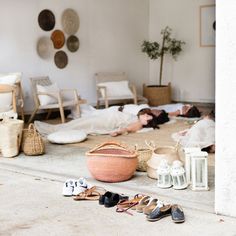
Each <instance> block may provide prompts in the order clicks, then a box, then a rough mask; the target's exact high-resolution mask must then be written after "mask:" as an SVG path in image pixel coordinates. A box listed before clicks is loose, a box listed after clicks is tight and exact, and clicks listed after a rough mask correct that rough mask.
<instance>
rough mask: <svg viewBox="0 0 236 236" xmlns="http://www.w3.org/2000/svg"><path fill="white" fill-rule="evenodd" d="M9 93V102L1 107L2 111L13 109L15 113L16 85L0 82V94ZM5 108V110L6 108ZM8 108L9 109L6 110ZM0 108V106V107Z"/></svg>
mask: <svg viewBox="0 0 236 236" xmlns="http://www.w3.org/2000/svg"><path fill="white" fill-rule="evenodd" d="M5 93H11V97H12V99H11V101H9V104H6V105H5V106H4V108H3V111H2V112H3V113H5V112H8V111H10V110H13V112H15V113H17V106H16V86H14V85H9V84H0V94H5ZM6 108H7V110H6ZM8 108H9V110H8ZM0 110H1V108H0Z"/></svg>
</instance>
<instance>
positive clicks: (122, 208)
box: [116, 194, 144, 215]
mask: <svg viewBox="0 0 236 236" xmlns="http://www.w3.org/2000/svg"><path fill="white" fill-rule="evenodd" d="M143 197H144V195H141V194H136V195H135V196H134V198H133V199H131V200H122V201H120V202H118V204H117V208H116V212H119V213H122V212H125V213H127V214H129V215H133V214H132V213H130V212H128V210H129V209H132V210H135V209H136V205H138V204H139V201H140V200H141V199H142V198H143Z"/></svg>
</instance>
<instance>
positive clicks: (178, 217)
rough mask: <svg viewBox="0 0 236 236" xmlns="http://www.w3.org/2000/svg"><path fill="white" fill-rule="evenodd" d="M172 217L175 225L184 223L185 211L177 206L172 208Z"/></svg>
mask: <svg viewBox="0 0 236 236" xmlns="http://www.w3.org/2000/svg"><path fill="white" fill-rule="evenodd" d="M171 217H172V220H173V222H174V223H183V222H184V221H185V216H184V211H183V209H182V208H181V207H180V206H179V205H177V204H174V205H172V207H171Z"/></svg>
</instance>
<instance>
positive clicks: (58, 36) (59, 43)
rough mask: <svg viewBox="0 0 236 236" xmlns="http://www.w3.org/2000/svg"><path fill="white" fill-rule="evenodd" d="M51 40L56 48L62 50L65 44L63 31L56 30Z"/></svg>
mask: <svg viewBox="0 0 236 236" xmlns="http://www.w3.org/2000/svg"><path fill="white" fill-rule="evenodd" d="M51 40H52V42H53V45H54V48H56V49H59V48H62V47H63V45H64V43H65V36H64V33H63V32H62V31H61V30H54V31H53V32H52V35H51Z"/></svg>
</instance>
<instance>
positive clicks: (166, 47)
mask: <svg viewBox="0 0 236 236" xmlns="http://www.w3.org/2000/svg"><path fill="white" fill-rule="evenodd" d="M171 32H172V29H171V28H169V27H168V26H167V27H165V29H163V30H162V31H161V35H162V42H161V44H160V43H158V42H149V41H143V44H142V52H144V53H146V54H147V55H148V57H149V58H150V59H151V60H156V59H158V58H160V73H159V84H158V85H149V86H145V85H144V87H143V89H144V96H145V97H147V98H148V100H149V103H150V105H161V104H165V103H170V102H171V89H170V83H169V84H168V86H166V85H162V74H163V62H164V55H165V54H170V55H171V56H172V57H173V58H174V59H175V60H176V59H177V56H178V55H179V54H180V52H181V51H182V50H183V48H182V47H183V45H184V44H185V42H184V41H181V40H177V39H174V38H171ZM149 88H150V89H149ZM156 90H158V91H156ZM157 94H159V95H160V97H156V99H155V95H157ZM165 94H166V98H165V97H164V96H165ZM152 100H153V101H152ZM155 100H156V101H155ZM153 103H155V104H153Z"/></svg>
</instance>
